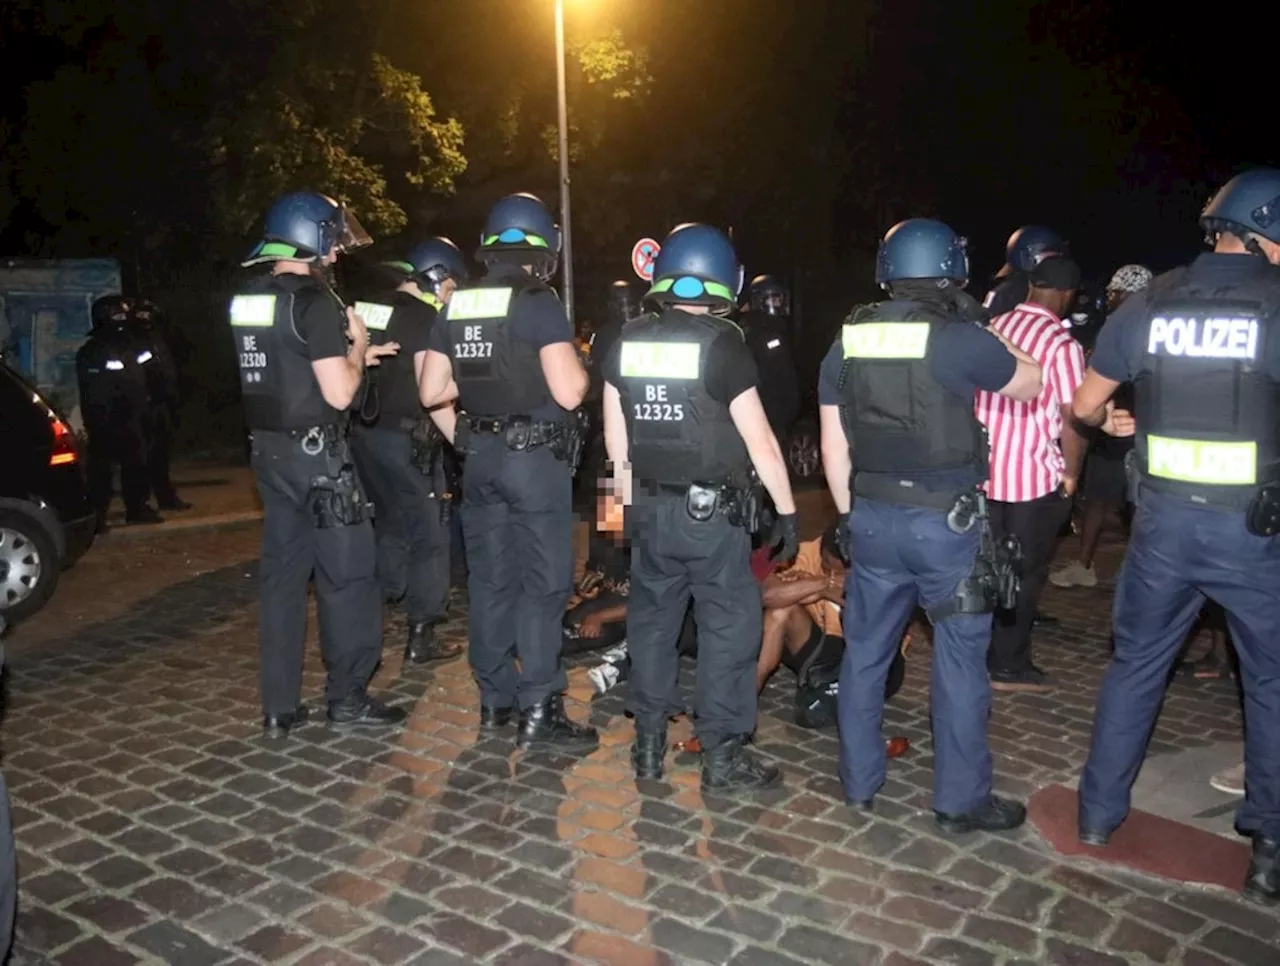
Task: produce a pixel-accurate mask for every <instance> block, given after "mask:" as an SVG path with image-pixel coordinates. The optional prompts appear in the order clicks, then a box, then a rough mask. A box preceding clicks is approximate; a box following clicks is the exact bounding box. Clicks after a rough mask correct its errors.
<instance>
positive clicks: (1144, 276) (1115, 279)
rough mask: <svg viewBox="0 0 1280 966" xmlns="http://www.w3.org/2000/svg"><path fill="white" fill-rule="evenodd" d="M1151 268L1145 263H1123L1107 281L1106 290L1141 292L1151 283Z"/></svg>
mask: <svg viewBox="0 0 1280 966" xmlns="http://www.w3.org/2000/svg"><path fill="white" fill-rule="evenodd" d="M1152 277H1153V276H1152V274H1151V269H1149V268H1147V267H1146V266H1145V265H1125V266H1123V267H1121V268H1117V269H1116V273H1115V274H1114V275H1112V276H1111V281H1109V282H1108V283H1107V291H1108V292H1142V291H1145V290H1146V287H1147V286H1148V285H1150V284H1151V279H1152Z"/></svg>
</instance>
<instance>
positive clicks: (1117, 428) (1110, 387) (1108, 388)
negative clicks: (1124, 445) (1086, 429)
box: [1071, 369, 1137, 436]
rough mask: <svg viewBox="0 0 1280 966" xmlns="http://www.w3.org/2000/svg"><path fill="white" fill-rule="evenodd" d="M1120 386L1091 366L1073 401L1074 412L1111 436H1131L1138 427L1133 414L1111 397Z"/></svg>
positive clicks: (1079, 418) (1084, 421)
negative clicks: (1118, 405)
mask: <svg viewBox="0 0 1280 966" xmlns="http://www.w3.org/2000/svg"><path fill="white" fill-rule="evenodd" d="M1119 385H1120V383H1118V382H1116V381H1115V380H1113V379H1108V378H1107V377H1106V376H1103V375H1100V374H1099V373H1098V371H1097V370H1096V369H1089V370H1088V371H1087V372H1085V374H1084V382H1082V383H1080V388H1079V389H1077V390H1076V395H1075V399H1074V400H1072V402H1071V412H1072V414H1073V415H1074V416H1075V417H1076V419H1078V420H1079V421H1080V422H1082V423H1084V424H1085V425H1086V426H1092V427H1094V428H1101V430H1102V431H1103V432H1104V433H1106V434H1107V435H1108V436H1132V435H1133V434H1134V432H1135V431H1136V430H1137V424H1136V423H1135V422H1134V420H1133V415H1132V414H1131V413H1129V412H1128V411H1126V410H1123V409H1116V408H1115V405H1114V404H1113V403H1112V402H1111V396H1112V395H1113V394H1114V393H1115V391H1116V388H1117V387H1118V386H1119Z"/></svg>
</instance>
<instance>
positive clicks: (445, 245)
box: [390, 236, 470, 297]
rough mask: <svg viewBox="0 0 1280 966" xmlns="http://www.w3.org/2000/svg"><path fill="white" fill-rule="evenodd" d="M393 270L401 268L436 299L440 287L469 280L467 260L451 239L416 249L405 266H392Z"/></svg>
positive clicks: (429, 242) (432, 241)
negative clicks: (450, 281) (451, 282)
mask: <svg viewBox="0 0 1280 966" xmlns="http://www.w3.org/2000/svg"><path fill="white" fill-rule="evenodd" d="M390 267H391V268H398V269H400V270H401V271H403V272H404V273H405V275H407V276H408V277H409V278H412V279H413V280H414V281H415V282H417V283H418V285H419V286H420V287H421V288H423V289H424V290H426V291H429V292H431V293H432V294H433V295H436V296H437V297H438V296H439V295H440V286H441V285H443V284H444V283H445V282H446V281H447V280H449V279H452V280H453V281H454V282H456V283H458V284H461V283H462V282H465V281H466V280H467V278H468V276H469V274H470V273H469V272H468V270H467V260H466V259H465V258H463V256H462V250H461V249H459V248H458V246H457V245H455V244H454V243H453V242H451V241H450V240H449V239H448V238H443V237H439V236H437V237H435V238H428V239H427V240H426V241H424V242H423V243H422V244H421V245H415V246H414V247H413V248H412V249H411V250H410V251H409V257H408V258H406V259H405V260H404V261H403V262H393V263H391V265H390Z"/></svg>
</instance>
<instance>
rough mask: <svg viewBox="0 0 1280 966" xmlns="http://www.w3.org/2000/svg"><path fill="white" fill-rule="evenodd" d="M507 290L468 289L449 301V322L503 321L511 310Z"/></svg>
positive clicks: (509, 293)
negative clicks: (472, 320) (471, 320)
mask: <svg viewBox="0 0 1280 966" xmlns="http://www.w3.org/2000/svg"><path fill="white" fill-rule="evenodd" d="M511 294H512V290H511V289H509V288H469V289H466V290H464V291H461V292H454V293H453V297H452V298H450V299H449V320H450V321H463V322H465V321H467V320H469V319H505V318H506V317H507V311H508V310H509V309H510V308H511Z"/></svg>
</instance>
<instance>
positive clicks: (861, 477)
mask: <svg viewBox="0 0 1280 966" xmlns="http://www.w3.org/2000/svg"><path fill="white" fill-rule="evenodd" d="M851 489H852V490H853V495H854V496H861V497H865V498H866V499H868V500H880V501H882V502H884V503H898V504H902V505H904V506H915V507H923V508H925V509H928V510H950V509H951V508H952V507H954V506H955V505H956V494H955V493H954V492H951V493H948V492H945V491H942V492H940V491H936V490H927V489H925V488H924V487H923V486H920V485H919V484H912V483H911V481H909V480H901V479H897V478H894V477H893V476H892V475H890V474H880V473H877V474H874V475H873V474H868V473H855V474H854V476H853V485H852V487H851Z"/></svg>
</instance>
